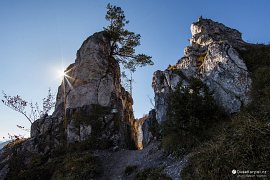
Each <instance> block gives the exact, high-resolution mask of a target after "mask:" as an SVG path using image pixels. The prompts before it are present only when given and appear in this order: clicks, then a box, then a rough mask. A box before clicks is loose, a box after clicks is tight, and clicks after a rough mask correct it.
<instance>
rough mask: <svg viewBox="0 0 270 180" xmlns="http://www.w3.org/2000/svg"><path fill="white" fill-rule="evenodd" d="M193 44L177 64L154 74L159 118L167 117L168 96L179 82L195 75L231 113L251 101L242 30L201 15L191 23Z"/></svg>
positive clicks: (156, 106)
mask: <svg viewBox="0 0 270 180" xmlns="http://www.w3.org/2000/svg"><path fill="white" fill-rule="evenodd" d="M191 33H192V38H191V39H190V44H191V45H190V46H188V47H186V48H185V50H184V57H182V58H181V59H180V60H179V61H178V62H177V63H176V65H173V66H169V67H168V68H167V69H166V70H165V71H156V72H155V73H154V76H153V83H152V86H153V89H154V91H155V109H156V118H157V120H158V122H159V123H161V122H162V121H165V120H166V108H167V105H166V98H167V95H168V93H169V91H170V90H174V89H175V87H176V85H177V84H178V82H180V81H182V83H183V85H184V86H188V84H189V80H190V78H192V77H196V78H199V79H200V80H201V81H202V82H203V83H204V84H206V85H207V86H208V87H209V89H210V90H211V91H213V92H214V98H215V100H216V102H217V103H218V104H219V105H220V106H221V107H223V109H224V110H225V111H226V112H227V113H235V112H238V111H239V110H240V108H241V107H242V106H244V105H246V104H247V103H248V102H249V101H250V98H249V92H250V89H251V79H250V76H249V73H248V70H247V67H246V65H245V63H244V61H243V59H241V57H240V56H239V54H238V52H237V50H239V49H243V48H244V45H245V44H246V43H245V42H244V41H243V40H242V38H241V33H240V32H239V31H237V30H235V29H231V28H229V27H226V26H224V25H223V24H221V23H217V22H214V21H212V20H210V19H203V18H200V19H199V20H198V22H195V23H193V24H192V25H191Z"/></svg>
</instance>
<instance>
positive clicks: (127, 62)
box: [104, 4, 154, 81]
mask: <svg viewBox="0 0 270 180" xmlns="http://www.w3.org/2000/svg"><path fill="white" fill-rule="evenodd" d="M105 18H106V20H107V21H109V22H110V24H109V25H108V26H107V27H104V30H105V32H107V34H108V36H109V37H110V41H111V42H110V43H111V52H110V55H111V56H112V57H114V58H115V59H116V60H117V61H118V62H119V63H121V64H122V65H123V67H124V68H125V69H127V70H129V71H130V72H131V73H134V72H135V71H136V68H137V67H143V66H147V65H153V64H154V63H153V61H152V60H151V59H152V57H151V56H148V55H146V54H136V53H135V47H137V46H139V45H140V38H141V36H140V34H135V33H134V32H131V31H128V30H127V29H125V25H126V24H128V23H129V21H128V20H126V17H125V14H124V11H123V10H122V9H121V8H120V7H117V6H113V5H111V4H108V5H107V14H106V16H105ZM131 81H132V79H131Z"/></svg>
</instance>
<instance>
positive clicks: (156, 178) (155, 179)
mask: <svg viewBox="0 0 270 180" xmlns="http://www.w3.org/2000/svg"><path fill="white" fill-rule="evenodd" d="M134 180H171V178H170V177H168V176H166V175H165V174H164V173H162V169H160V168H148V169H144V170H142V171H140V172H138V173H137V174H136V176H135V178H134Z"/></svg>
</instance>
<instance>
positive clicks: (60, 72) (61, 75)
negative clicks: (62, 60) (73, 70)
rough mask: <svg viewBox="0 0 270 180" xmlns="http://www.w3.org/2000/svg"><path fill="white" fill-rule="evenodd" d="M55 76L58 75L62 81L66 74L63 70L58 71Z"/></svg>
mask: <svg viewBox="0 0 270 180" xmlns="http://www.w3.org/2000/svg"><path fill="white" fill-rule="evenodd" d="M57 74H58V77H59V78H61V79H63V78H64V77H66V76H67V74H66V72H65V70H64V69H62V70H59V71H58V72H57Z"/></svg>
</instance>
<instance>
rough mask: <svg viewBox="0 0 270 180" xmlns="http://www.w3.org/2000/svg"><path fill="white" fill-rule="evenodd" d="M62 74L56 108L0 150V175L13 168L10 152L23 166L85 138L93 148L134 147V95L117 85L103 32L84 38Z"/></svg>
mask: <svg viewBox="0 0 270 180" xmlns="http://www.w3.org/2000/svg"><path fill="white" fill-rule="evenodd" d="M65 73H66V75H65V77H64V80H63V81H62V84H61V85H60V87H59V89H58V93H57V100H56V108H55V111H54V113H53V114H52V115H51V116H47V115H46V116H44V117H42V118H41V119H38V120H37V121H35V122H34V123H33V124H32V127H31V138H29V139H27V140H25V141H24V142H20V143H19V145H16V146H14V147H13V148H4V149H3V150H1V151H0V177H1V178H2V177H5V176H6V175H8V174H9V170H10V169H11V171H12V172H13V173H14V169H12V167H9V162H10V160H14V158H13V157H14V156H16V158H17V157H19V159H20V162H17V163H21V166H22V167H23V166H25V167H28V165H29V164H31V162H32V160H31V158H32V156H42V159H43V160H44V159H46V158H47V159H48V158H50V156H51V154H55V153H54V151H57V150H58V149H61V148H66V147H68V146H69V144H74V143H80V142H85V141H87V143H89V146H90V147H91V148H110V147H121V148H127V149H129V148H134V147H135V143H134V138H135V137H134V132H132V130H133V128H132V126H133V123H134V116H133V109H132V104H133V100H132V97H131V96H130V94H129V93H128V92H127V91H125V89H124V88H123V87H122V86H121V83H120V81H121V80H120V67H119V64H118V62H117V61H116V60H115V59H114V58H112V57H110V41H109V38H108V37H107V36H106V34H105V33H104V32H99V33H95V34H94V35H92V36H90V37H89V38H87V39H86V40H85V41H84V43H83V44H82V46H81V48H80V49H79V50H78V52H77V58H76V60H75V63H73V64H71V65H70V66H69V67H68V68H67V69H66V70H65ZM75 145H76V144H75ZM26 155H27V157H26ZM28 156H29V157H28ZM29 158H30V159H29ZM13 163H14V162H13ZM15 173H16V172H15Z"/></svg>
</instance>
